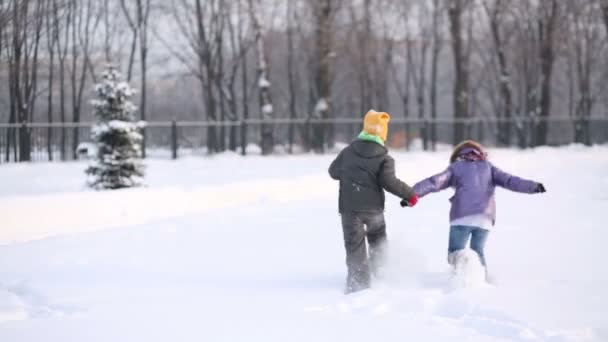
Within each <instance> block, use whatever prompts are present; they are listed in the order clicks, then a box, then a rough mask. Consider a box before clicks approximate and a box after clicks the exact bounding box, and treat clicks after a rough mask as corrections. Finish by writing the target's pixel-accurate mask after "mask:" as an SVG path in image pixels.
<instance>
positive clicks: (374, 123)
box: [363, 109, 391, 141]
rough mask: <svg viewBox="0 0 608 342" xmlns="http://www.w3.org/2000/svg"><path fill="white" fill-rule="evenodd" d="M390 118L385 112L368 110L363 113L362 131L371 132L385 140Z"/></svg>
mask: <svg viewBox="0 0 608 342" xmlns="http://www.w3.org/2000/svg"><path fill="white" fill-rule="evenodd" d="M390 120H391V116H390V115H389V114H388V113H386V112H376V111H375V110H373V109H372V110H370V111H369V112H367V114H365V118H364V119H363V132H365V133H367V134H373V135H376V136H378V137H380V139H382V141H386V137H387V135H388V122H389V121H390Z"/></svg>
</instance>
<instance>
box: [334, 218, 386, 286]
mask: <svg viewBox="0 0 608 342" xmlns="http://www.w3.org/2000/svg"><path fill="white" fill-rule="evenodd" d="M342 230H343V232H344V247H345V248H346V266H347V268H348V275H347V278H346V289H345V292H346V293H351V292H356V291H359V290H363V289H366V288H369V287H370V283H371V273H374V274H375V273H376V272H377V271H378V269H379V267H381V264H382V262H383V257H384V249H385V248H386V224H385V223H384V212H381V211H380V212H350V213H342ZM366 238H367V244H369V257H368V251H367V246H366V243H365V241H366Z"/></svg>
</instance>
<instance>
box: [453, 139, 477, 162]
mask: <svg viewBox="0 0 608 342" xmlns="http://www.w3.org/2000/svg"><path fill="white" fill-rule="evenodd" d="M465 148H472V149H475V150H477V151H478V152H479V153H481V154H482V155H483V156H485V155H486V153H485V151H484V150H483V146H481V144H480V143H478V142H477V141H474V140H465V141H463V142H461V143H460V144H458V145H456V147H454V151H453V152H452V155H451V156H450V164H452V163H453V162H455V161H456V159H458V156H459V155H460V152H462V150H464V149H465Z"/></svg>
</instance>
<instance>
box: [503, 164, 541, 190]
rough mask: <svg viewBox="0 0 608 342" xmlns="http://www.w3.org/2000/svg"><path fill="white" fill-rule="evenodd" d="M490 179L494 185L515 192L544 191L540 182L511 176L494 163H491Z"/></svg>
mask: <svg viewBox="0 0 608 342" xmlns="http://www.w3.org/2000/svg"><path fill="white" fill-rule="evenodd" d="M492 180H493V181H494V184H495V185H498V186H500V187H503V188H505V189H509V190H511V191H515V192H523V193H526V194H533V193H537V192H545V191H546V190H545V187H544V186H543V185H542V184H541V183H538V182H534V181H531V180H528V179H524V178H520V177H517V176H513V175H511V174H509V173H507V172H504V171H503V170H501V169H499V168H497V167H496V166H494V165H492Z"/></svg>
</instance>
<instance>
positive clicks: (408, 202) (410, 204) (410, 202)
mask: <svg viewBox="0 0 608 342" xmlns="http://www.w3.org/2000/svg"><path fill="white" fill-rule="evenodd" d="M416 203H418V195H414V196H412V197H410V198H409V199H407V200H406V199H403V200H401V203H400V204H401V206H402V207H413V206H415V205H416Z"/></svg>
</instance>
